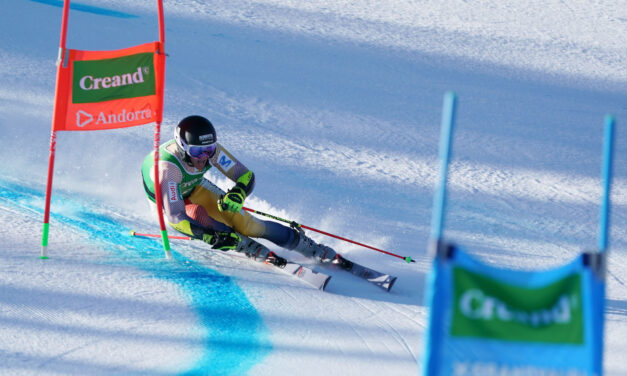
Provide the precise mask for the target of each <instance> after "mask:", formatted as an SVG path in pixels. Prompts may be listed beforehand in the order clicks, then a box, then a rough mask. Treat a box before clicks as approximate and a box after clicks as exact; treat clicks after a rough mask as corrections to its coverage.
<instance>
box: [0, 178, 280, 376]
mask: <svg viewBox="0 0 627 376" xmlns="http://www.w3.org/2000/svg"><path fill="white" fill-rule="evenodd" d="M52 198H53V202H52V205H51V207H52V208H53V209H54V208H55V207H57V208H60V209H58V210H56V211H52V212H51V222H53V223H51V224H50V227H51V229H50V236H51V238H53V237H54V233H55V232H57V231H62V229H63V227H64V226H71V227H73V228H75V229H80V230H81V231H84V232H86V233H87V234H88V235H89V237H90V239H92V241H93V242H94V243H95V244H96V245H97V246H98V247H101V248H104V249H106V250H107V251H109V252H111V255H112V257H111V259H110V260H106V261H103V262H106V263H113V264H118V265H124V266H132V267H136V268H138V269H140V270H144V271H146V272H148V273H149V274H150V277H152V278H158V279H162V280H165V281H168V282H172V283H175V284H176V285H177V286H178V287H179V288H180V290H181V291H182V292H183V294H184V296H185V297H186V298H187V299H188V301H189V304H190V306H191V307H192V309H194V310H195V311H196V313H197V315H198V316H199V319H200V322H201V325H202V328H201V330H202V332H203V333H199V334H201V335H202V337H203V338H204V341H203V342H204V348H203V353H202V354H201V356H200V359H199V360H198V361H197V363H196V364H194V365H192V366H191V367H190V369H189V370H186V371H183V372H181V374H182V375H241V374H245V373H246V372H247V371H248V370H249V369H250V368H251V367H252V366H253V365H255V364H257V363H258V362H260V361H261V360H263V358H265V356H266V355H267V354H268V353H269V352H270V351H271V344H270V342H269V340H268V337H267V329H266V328H265V326H264V325H263V322H262V320H261V317H260V316H259V314H258V312H257V311H256V309H255V307H254V306H253V305H252V304H251V303H250V301H248V299H247V298H246V296H245V294H244V293H243V291H242V290H241V289H240V288H239V286H238V285H237V284H236V283H235V282H234V281H233V279H232V278H231V277H229V276H225V275H223V274H220V273H218V272H217V271H215V270H212V269H208V268H206V267H204V266H202V265H200V264H199V263H197V262H195V261H193V260H191V259H188V258H186V257H185V256H183V255H181V254H180V253H177V252H173V258H174V260H173V261H167V260H165V259H164V254H163V247H162V246H161V243H160V242H158V241H155V240H153V239H142V238H134V237H131V236H130V235H129V233H128V229H127V228H125V227H124V226H123V225H121V224H120V223H117V222H116V221H114V220H113V219H111V218H110V217H109V216H107V215H106V214H100V213H97V209H96V208H95V207H92V208H90V207H89V206H87V205H86V204H84V203H78V202H76V201H73V200H71V199H70V198H69V197H62V195H61V194H59V193H55V196H53V197H52ZM43 202H44V197H43V194H42V193H41V192H40V191H37V190H35V189H32V188H30V187H18V184H13V183H10V182H6V181H3V180H0V205H1V206H6V207H14V208H18V209H20V210H23V211H27V212H31V213H32V215H33V216H35V217H36V216H38V215H39V216H41V218H42V219H43ZM38 235H39V234H38ZM52 257H54V256H52Z"/></svg>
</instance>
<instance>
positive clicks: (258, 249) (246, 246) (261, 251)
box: [235, 235, 271, 262]
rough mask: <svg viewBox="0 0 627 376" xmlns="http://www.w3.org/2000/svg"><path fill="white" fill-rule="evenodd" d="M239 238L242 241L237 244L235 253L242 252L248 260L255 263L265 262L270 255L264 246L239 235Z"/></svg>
mask: <svg viewBox="0 0 627 376" xmlns="http://www.w3.org/2000/svg"><path fill="white" fill-rule="evenodd" d="M240 237H241V238H242V241H240V242H239V244H238V245H237V248H236V249H235V250H236V251H237V252H242V253H244V254H245V255H246V256H248V258H251V259H253V260H255V261H260V262H265V261H266V259H267V257H268V256H269V255H270V253H271V252H270V250H269V249H268V248H267V247H266V246H264V245H263V244H261V243H259V242H257V241H255V240H253V239H251V238H249V237H247V236H244V235H240Z"/></svg>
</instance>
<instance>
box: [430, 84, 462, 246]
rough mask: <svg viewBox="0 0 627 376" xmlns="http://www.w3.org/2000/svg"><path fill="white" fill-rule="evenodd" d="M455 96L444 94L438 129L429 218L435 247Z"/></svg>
mask: <svg viewBox="0 0 627 376" xmlns="http://www.w3.org/2000/svg"><path fill="white" fill-rule="evenodd" d="M456 102H457V95H456V94H455V93H454V92H452V91H448V92H446V94H444V105H443V107H442V125H441V128H440V145H439V159H440V182H439V184H438V186H437V188H436V191H435V196H434V197H433V212H432V217H431V242H432V244H435V246H436V247H437V243H438V242H439V241H440V238H441V237H442V228H443V225H444V214H445V205H446V182H447V175H448V165H449V159H450V156H451V141H452V135H453V123H454V122H455V107H456Z"/></svg>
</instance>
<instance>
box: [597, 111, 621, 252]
mask: <svg viewBox="0 0 627 376" xmlns="http://www.w3.org/2000/svg"><path fill="white" fill-rule="evenodd" d="M615 123H616V121H615V120H614V117H613V116H612V115H606V116H605V136H604V141H603V166H602V171H601V175H602V177H603V182H602V185H603V198H602V199H601V212H600V216H599V243H598V245H597V246H598V249H599V252H605V250H606V249H607V247H608V232H609V227H610V191H611V187H612V163H613V161H612V159H613V154H614V126H615Z"/></svg>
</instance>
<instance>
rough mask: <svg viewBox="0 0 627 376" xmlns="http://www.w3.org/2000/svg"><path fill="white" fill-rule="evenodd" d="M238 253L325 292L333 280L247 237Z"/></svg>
mask: <svg viewBox="0 0 627 376" xmlns="http://www.w3.org/2000/svg"><path fill="white" fill-rule="evenodd" d="M236 251H237V252H242V253H245V254H246V255H247V256H248V257H249V258H251V259H253V260H255V261H258V262H265V263H266V264H268V265H271V266H274V267H275V268H277V269H279V270H281V271H282V272H284V273H286V274H290V275H292V276H294V277H296V278H298V279H300V280H301V281H303V282H305V283H307V284H308V285H310V286H312V287H314V288H316V289H318V290H321V291H324V289H325V288H326V287H327V284H328V283H329V280H330V279H331V276H330V275H327V274H324V273H320V272H316V271H314V270H312V269H310V268H308V267H306V266H303V265H301V264H299V263H296V262H293V261H289V260H287V259H286V258H284V257H281V256H279V255H277V254H276V253H274V252H272V251H270V250H269V249H268V248H267V247H266V246H264V245H263V244H261V243H259V242H257V241H255V240H253V239H251V238H249V237H246V236H242V242H241V246H240V247H238V249H237V250H236Z"/></svg>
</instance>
